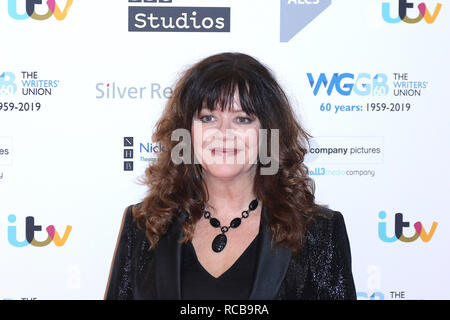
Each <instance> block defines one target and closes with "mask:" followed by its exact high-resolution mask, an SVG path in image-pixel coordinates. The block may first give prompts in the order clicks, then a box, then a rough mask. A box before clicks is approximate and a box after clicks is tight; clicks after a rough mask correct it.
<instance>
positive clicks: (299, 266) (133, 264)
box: [105, 204, 356, 300]
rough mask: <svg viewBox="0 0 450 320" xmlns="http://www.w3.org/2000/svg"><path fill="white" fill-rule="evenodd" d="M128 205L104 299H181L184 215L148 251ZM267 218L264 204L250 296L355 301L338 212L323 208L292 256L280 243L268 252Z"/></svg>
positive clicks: (258, 297)
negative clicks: (181, 241)
mask: <svg viewBox="0 0 450 320" xmlns="http://www.w3.org/2000/svg"><path fill="white" fill-rule="evenodd" d="M136 205H140V204H136ZM131 208H132V206H129V207H128V208H127V209H126V211H125V213H124V217H123V221H122V227H121V231H120V235H119V239H118V242H117V245H116V252H115V255H114V258H113V261H112V266H111V271H110V279H109V281H108V285H107V288H106V293H105V299H181V288H180V265H181V248H182V244H180V243H179V240H180V239H181V237H182V227H181V223H182V222H183V219H184V217H183V215H180V217H179V218H178V219H175V220H174V222H173V223H172V224H171V227H170V228H169V230H168V231H167V233H166V234H165V235H164V236H163V237H162V238H161V239H160V240H159V242H158V244H157V246H156V247H155V249H153V250H151V251H148V248H149V246H150V244H149V242H148V240H147V239H146V237H145V233H144V232H143V231H142V230H139V229H138V228H137V226H136V222H135V221H134V220H133V217H132V213H131ZM266 221H267V209H266V207H265V206H264V204H263V206H262V214H261V227H260V233H261V236H260V237H259V243H258V249H257V250H258V253H257V262H256V271H255V275H254V280H253V287H252V290H251V293H250V297H249V299H255V300H272V299H279V300H284V299H321V300H329V299H356V292H355V284H354V281H353V275H352V270H351V254H350V244H349V240H348V236H347V231H346V228H345V223H344V218H343V216H342V214H341V213H340V212H338V211H333V210H330V209H325V208H324V209H322V212H321V215H320V216H318V217H317V219H316V220H315V222H314V223H313V224H311V225H310V227H309V229H308V231H307V236H306V244H305V246H304V247H303V249H302V251H301V252H300V253H299V254H297V255H292V254H291V250H290V249H287V248H285V247H281V246H277V247H275V250H272V251H271V250H270V243H271V237H270V234H271V231H270V228H269V226H268V225H267V223H266Z"/></svg>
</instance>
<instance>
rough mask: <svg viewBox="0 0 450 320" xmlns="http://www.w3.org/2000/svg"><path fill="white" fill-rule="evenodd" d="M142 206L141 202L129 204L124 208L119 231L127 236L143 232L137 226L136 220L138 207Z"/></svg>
mask: <svg viewBox="0 0 450 320" xmlns="http://www.w3.org/2000/svg"><path fill="white" fill-rule="evenodd" d="M141 206H142V202H139V203H135V204H130V205H128V206H127V207H126V208H125V211H124V213H123V216H122V225H121V228H120V229H121V233H127V234H128V235H129V236H135V237H136V236H139V235H141V234H144V231H143V230H141V228H139V227H138V221H137V219H136V217H137V215H138V213H139V209H140V208H141Z"/></svg>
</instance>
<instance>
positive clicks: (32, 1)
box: [8, 0, 73, 20]
mask: <svg viewBox="0 0 450 320" xmlns="http://www.w3.org/2000/svg"><path fill="white" fill-rule="evenodd" d="M18 1H19V3H22V4H23V3H24V1H25V12H24V13H19V12H17V9H18V8H17V7H18V6H17V2H18ZM72 3H73V0H67V2H66V6H65V7H64V9H63V10H61V8H60V7H59V6H58V4H57V3H56V1H55V0H47V1H46V2H45V4H43V3H42V0H8V13H9V15H10V17H11V18H13V19H16V20H25V19H28V18H31V19H34V20H47V19H49V18H50V17H51V16H54V17H55V19H56V20H64V19H65V18H66V16H67V14H68V12H69V9H70V7H71V6H72ZM39 6H42V7H44V8H39ZM45 10H47V12H46V13H44V14H39V13H38V12H45Z"/></svg>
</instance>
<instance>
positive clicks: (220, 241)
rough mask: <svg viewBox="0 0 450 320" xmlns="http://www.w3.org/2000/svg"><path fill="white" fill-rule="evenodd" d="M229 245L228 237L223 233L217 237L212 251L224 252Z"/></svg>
mask: <svg viewBox="0 0 450 320" xmlns="http://www.w3.org/2000/svg"><path fill="white" fill-rule="evenodd" d="M226 245H227V236H226V235H224V234H223V233H221V234H219V235H217V236H216V237H215V238H214V240H213V242H212V249H213V251H214V252H220V251H222V250H223V249H224V248H225V246H226Z"/></svg>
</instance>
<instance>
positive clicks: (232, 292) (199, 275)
mask: <svg viewBox="0 0 450 320" xmlns="http://www.w3.org/2000/svg"><path fill="white" fill-rule="evenodd" d="M258 238H259V234H258V236H256V237H255V239H253V241H252V242H251V243H250V245H249V246H248V247H247V248H246V249H245V251H244V252H243V253H242V255H241V256H240V257H239V258H238V259H237V260H236V262H235V263H234V264H233V265H232V266H231V267H230V268H229V269H228V270H226V271H225V272H224V273H223V274H221V275H220V276H219V277H218V278H215V277H214V276H212V275H211V274H210V273H209V272H208V271H207V270H206V269H205V268H203V266H202V265H201V263H200V261H198V258H197V255H196V253H195V249H194V246H193V245H192V243H191V242H188V243H186V244H184V245H183V249H182V250H183V253H182V262H181V298H182V299H186V300H246V299H248V297H249V295H250V290H251V289H252V283H253V277H254V272H255V265H256V263H255V262H256V253H257V250H256V248H257V243H258V241H257V240H258ZM211 250H212V249H211ZM217 254H220V253H217Z"/></svg>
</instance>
